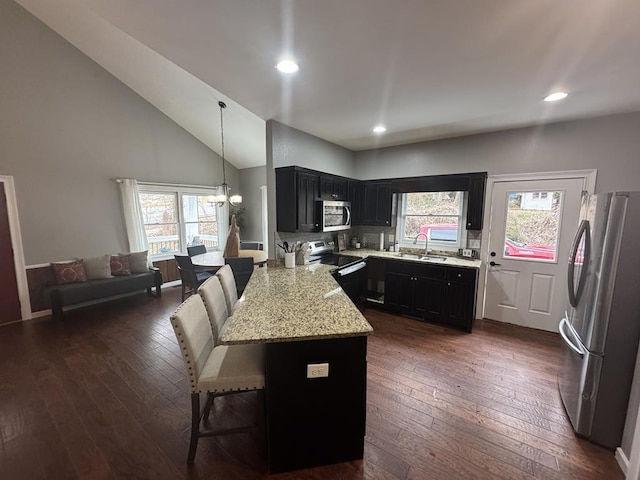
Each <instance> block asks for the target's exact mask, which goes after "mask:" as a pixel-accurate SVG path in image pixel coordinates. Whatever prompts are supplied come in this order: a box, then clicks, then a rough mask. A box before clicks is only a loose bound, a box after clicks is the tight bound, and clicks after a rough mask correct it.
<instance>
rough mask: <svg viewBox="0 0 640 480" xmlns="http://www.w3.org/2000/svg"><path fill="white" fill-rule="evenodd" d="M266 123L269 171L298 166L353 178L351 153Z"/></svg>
mask: <svg viewBox="0 0 640 480" xmlns="http://www.w3.org/2000/svg"><path fill="white" fill-rule="evenodd" d="M269 122H271V123H272V129H271V132H272V133H271V134H272V139H273V146H272V149H273V152H272V154H273V168H278V167H287V166H290V165H298V166H300V167H306V168H311V169H313V170H319V171H321V172H326V173H333V174H335V175H342V176H343V177H350V178H353V177H354V176H355V170H354V161H353V158H354V155H353V152H352V151H351V150H348V149H346V148H344V147H340V146H339V145H336V144H334V143H331V142H327V141H326V140H323V139H321V138H318V137H314V136H313V135H310V134H308V133H305V132H303V131H301V130H297V129H295V128H292V127H289V126H287V125H284V124H282V123H279V122H276V121H275V120H269Z"/></svg>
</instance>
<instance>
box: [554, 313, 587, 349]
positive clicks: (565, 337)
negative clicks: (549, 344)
mask: <svg viewBox="0 0 640 480" xmlns="http://www.w3.org/2000/svg"><path fill="white" fill-rule="evenodd" d="M565 326H568V324H567V319H566V317H565V318H563V319H562V320H560V326H559V327H558V330H560V335H561V336H562V339H563V340H564V343H566V344H567V346H568V347H569V348H570V349H571V350H573V351H574V352H576V353H577V354H578V355H580V356H581V357H583V356H584V352H583V351H582V349H581V348H578V347H577V346H576V345H575V344H574V343H573V342H572V341H571V340H569V336H568V335H567V332H565V330H564V329H565Z"/></svg>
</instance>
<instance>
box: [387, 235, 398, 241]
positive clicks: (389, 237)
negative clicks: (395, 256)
mask: <svg viewBox="0 0 640 480" xmlns="http://www.w3.org/2000/svg"><path fill="white" fill-rule="evenodd" d="M395 238H396V237H395V235H394V234H393V233H390V234H389V235H387V240H388V241H389V243H393V241H394V240H395Z"/></svg>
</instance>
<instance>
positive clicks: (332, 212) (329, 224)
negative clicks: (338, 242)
mask: <svg viewBox="0 0 640 480" xmlns="http://www.w3.org/2000/svg"><path fill="white" fill-rule="evenodd" d="M321 203H322V231H323V232H335V231H338V230H348V229H350V228H351V203H350V202H336V201H333V200H332V201H323V202H321Z"/></svg>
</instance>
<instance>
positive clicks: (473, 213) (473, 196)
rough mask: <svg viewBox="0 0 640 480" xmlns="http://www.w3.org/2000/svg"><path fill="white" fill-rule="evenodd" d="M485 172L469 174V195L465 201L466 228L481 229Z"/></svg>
mask: <svg viewBox="0 0 640 480" xmlns="http://www.w3.org/2000/svg"><path fill="white" fill-rule="evenodd" d="M486 183H487V174H486V173H478V174H471V175H469V197H468V203H467V223H466V228H467V230H482V214H483V211H484V190H485V185H486Z"/></svg>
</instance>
